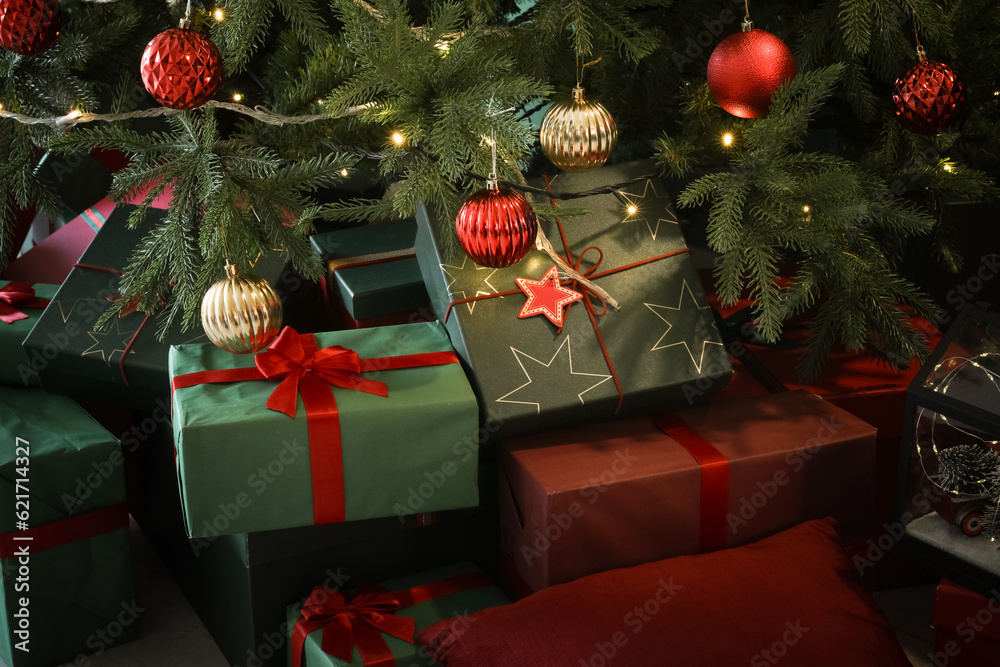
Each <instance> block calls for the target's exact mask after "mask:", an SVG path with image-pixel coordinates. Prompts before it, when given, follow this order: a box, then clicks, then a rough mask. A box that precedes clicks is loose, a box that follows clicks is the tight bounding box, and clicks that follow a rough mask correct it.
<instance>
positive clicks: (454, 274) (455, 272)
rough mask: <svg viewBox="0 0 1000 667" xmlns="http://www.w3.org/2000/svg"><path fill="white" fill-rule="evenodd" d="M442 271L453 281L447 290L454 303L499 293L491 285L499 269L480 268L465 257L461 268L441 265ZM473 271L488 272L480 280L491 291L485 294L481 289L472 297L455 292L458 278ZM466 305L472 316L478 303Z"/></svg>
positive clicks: (462, 291)
mask: <svg viewBox="0 0 1000 667" xmlns="http://www.w3.org/2000/svg"><path fill="white" fill-rule="evenodd" d="M470 264H471V267H469V266H468V265H470ZM449 269H450V271H449ZM441 270H442V271H444V274H445V275H446V276H448V277H449V278H450V279H451V280H449V281H448V285H447V289H448V295H449V297H450V298H451V300H452V301H458V300H459V299H469V298H472V297H476V296H483V295H486V294H496V293H497V291H498V290H497V288H496V287H494V286H493V285H491V284H490V278H492V277H493V274H494V273H496V272H497V271H498V269H491V268H490V267H488V266H479V265H478V264H476V263H475V262H473V261H472V260H470V259H469V258H468V257H463V258H462V265H461V266H454V265H452V264H441ZM471 270H475V271H487V272H488V273H486V275H485V276H482V274H480V276H481V277H480V278H479V279H480V280H482V283H483V285H485V286H486V287H488V288H489V289H490V290H491V291H489V292H485V291H483V290H481V289H480V290H477V291H476V293H475V294H472V295H471V296H470V295H469V294H466V292H465V290H458V291H454V290H452V289H451V286H452V285H454V284H455V282H456V281H457V280H458V278H459V276H460V275H462V274H463V273H465V272H468V271H471ZM500 298H501V299H502V298H503V297H500ZM465 305H466V306H468V307H469V314H470V315H471V314H472V311H473V310H474V309H475V307H476V302H475V301H470V302H469V303H467V304H465Z"/></svg>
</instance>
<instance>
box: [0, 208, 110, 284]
mask: <svg viewBox="0 0 1000 667" xmlns="http://www.w3.org/2000/svg"><path fill="white" fill-rule="evenodd" d="M114 207H115V205H114V202H111V201H109V200H106V199H105V200H103V201H101V202H98V203H97V204H95V205H94V206H92V207H90V208H89V209H87V210H85V211H84V212H83V213H81V214H80V215H78V216H77V217H75V218H73V219H72V220H70V221H69V222H68V223H66V224H65V225H63V226H62V227H60V228H59V229H57V230H56V231H55V232H54V233H53V234H51V235H49V236H48V237H46V238H45V239H44V240H43V241H42V242H41V243H39V244H38V245H36V246H35V247H33V248H32V249H31V250H28V251H27V252H25V253H24V254H23V255H21V256H20V257H18V258H17V259H15V260H14V261H13V262H11V263H10V264H9V265H7V268H6V269H4V271H3V277H4V278H8V279H10V280H19V281H24V282H29V283H50V284H52V285H61V284H62V283H63V281H65V280H66V277H67V276H69V272H70V271H72V270H73V265H74V264H75V263H76V262H78V261H79V260H80V256H81V255H83V253H84V251H85V250H86V249H87V246H89V245H90V242H91V241H93V240H94V237H95V236H96V235H97V232H98V231H99V230H100V228H101V227H102V226H103V225H104V221H105V220H106V219H107V216H108V214H110V212H111V210H112V209H114Z"/></svg>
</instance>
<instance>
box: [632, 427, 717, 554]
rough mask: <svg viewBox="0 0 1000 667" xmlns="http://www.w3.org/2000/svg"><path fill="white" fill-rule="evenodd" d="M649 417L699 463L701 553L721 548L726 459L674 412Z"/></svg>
mask: <svg viewBox="0 0 1000 667" xmlns="http://www.w3.org/2000/svg"><path fill="white" fill-rule="evenodd" d="M650 419H651V420H652V421H653V423H654V424H656V426H658V427H659V428H660V430H662V431H663V432H664V433H666V434H667V435H668V436H670V437H671V438H672V439H674V440H675V441H676V442H677V444H679V445H680V446H681V447H683V448H684V449H685V450H686V451H687V453H688V454H690V455H691V456H692V457H693V458H694V460H695V461H697V462H698V465H699V466H701V521H700V529H699V547H700V549H701V552H702V553H708V552H709V551H718V550H719V549H725V548H726V514H727V513H728V512H729V459H727V458H726V457H725V455H723V453H722V452H720V451H719V450H718V448H716V446H715V445H714V444H712V442H711V441H710V440H708V439H707V438H706V437H705V436H703V435H701V434H700V433H698V432H697V431H695V430H694V429H693V428H691V427H690V426H688V425H687V424H685V423H684V421H683V420H682V419H681V418H680V417H678V416H677V415H676V414H674V413H668V414H661V415H653V416H651V417H650Z"/></svg>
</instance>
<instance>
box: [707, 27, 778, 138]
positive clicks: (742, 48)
mask: <svg viewBox="0 0 1000 667" xmlns="http://www.w3.org/2000/svg"><path fill="white" fill-rule="evenodd" d="M794 78H795V58H793V57H792V52H791V51H790V50H789V49H788V47H787V46H786V45H785V43H784V42H783V41H781V40H780V39H778V38H777V37H775V36H774V35H772V34H771V33H769V32H767V31H766V30H755V29H754V28H753V25H752V24H751V23H750V22H749V21H748V22H746V23H744V24H743V32H738V33H736V34H735V35H730V36H729V37H726V38H725V39H724V40H722V41H721V42H719V45H718V46H716V47H715V50H714V51H712V57H711V58H709V60H708V88H709V90H711V91H712V97H714V98H715V101H716V102H717V103H718V105H719V106H720V107H722V108H723V109H725V110H726V111H728V112H729V113H731V114H733V115H734V116H738V117H739V118H763V117H764V116H766V115H767V112H768V110H769V109H770V107H771V96H772V95H774V93H775V92H776V91H777V90H778V88H780V87H781V85H782V84H783V83H785V82H786V81H790V80H792V79H794Z"/></svg>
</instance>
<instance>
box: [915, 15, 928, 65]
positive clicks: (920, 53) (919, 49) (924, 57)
mask: <svg viewBox="0 0 1000 667" xmlns="http://www.w3.org/2000/svg"><path fill="white" fill-rule="evenodd" d="M913 38H914V39H915V40H916V42H917V58H919V59H920V60H927V52H926V51H924V45H923V44H921V43H920V33H919V32H917V17H915V16H914V17H913Z"/></svg>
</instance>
